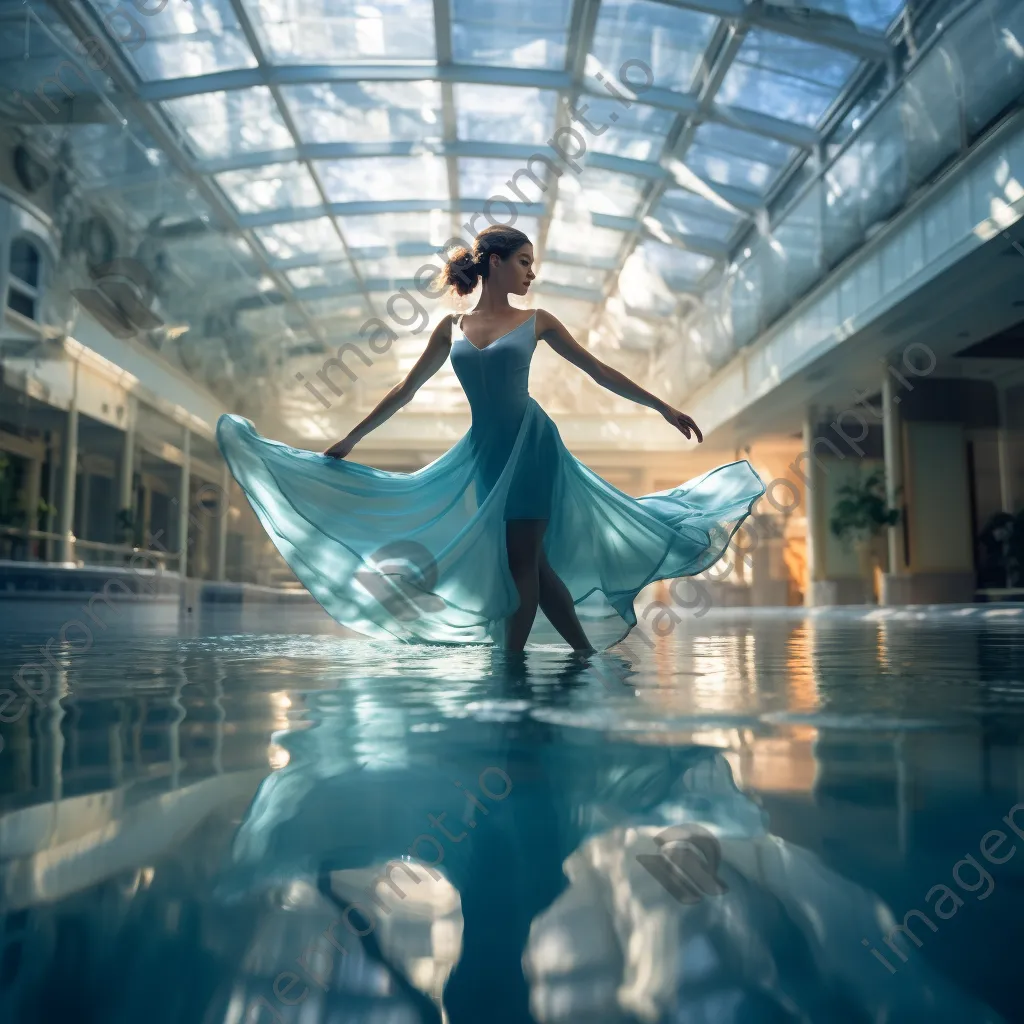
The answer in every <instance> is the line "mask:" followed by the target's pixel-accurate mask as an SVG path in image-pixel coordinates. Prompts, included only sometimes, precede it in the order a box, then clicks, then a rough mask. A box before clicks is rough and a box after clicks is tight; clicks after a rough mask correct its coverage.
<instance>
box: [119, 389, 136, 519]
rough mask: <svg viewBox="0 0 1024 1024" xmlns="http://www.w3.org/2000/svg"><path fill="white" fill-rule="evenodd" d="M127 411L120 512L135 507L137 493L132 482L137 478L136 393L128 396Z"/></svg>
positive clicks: (120, 486) (122, 456)
mask: <svg viewBox="0 0 1024 1024" xmlns="http://www.w3.org/2000/svg"><path fill="white" fill-rule="evenodd" d="M126 411H127V420H126V422H125V430H124V439H123V443H122V446H121V473H120V480H119V485H118V498H117V511H118V512H119V513H120V512H123V511H124V510H125V509H129V510H134V509H135V494H134V492H133V488H132V482H133V480H134V479H135V422H136V419H137V411H138V401H137V399H136V398H135V396H134V395H129V396H128V403H127V410H126Z"/></svg>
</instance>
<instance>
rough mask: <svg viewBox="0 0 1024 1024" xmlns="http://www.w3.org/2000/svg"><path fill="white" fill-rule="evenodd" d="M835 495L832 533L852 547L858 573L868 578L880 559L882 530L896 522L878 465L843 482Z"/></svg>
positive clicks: (896, 513) (895, 513)
mask: <svg viewBox="0 0 1024 1024" xmlns="http://www.w3.org/2000/svg"><path fill="white" fill-rule="evenodd" d="M837 495H838V498H839V500H838V501H837V502H836V504H835V507H834V508H833V509H832V518H831V521H830V524H829V525H830V526H831V529H832V533H833V535H834V536H836V537H838V538H839V540H840V541H842V543H843V545H844V546H845V547H847V549H849V548H850V547H852V548H853V550H854V551H855V552H856V554H857V563H858V565H859V567H860V572H861V575H862V576H863V577H864V579H866V580H870V579H872V577H873V576H874V573H875V569H876V567H877V566H878V564H879V563H880V562H881V560H882V550H881V538H882V534H883V532H884V531H885V530H886V529H888V528H889V527H890V526H895V525H896V523H898V522H899V519H900V512H899V509H897V508H890V507H889V502H888V500H887V498H886V494H885V477H884V474H883V471H882V470H880V469H876V470H874V471H873V472H871V473H868V474H866V475H860V476H858V479H857V480H856V481H855V482H852V483H847V484H843V486H842V487H840V488H839V490H838V491H837Z"/></svg>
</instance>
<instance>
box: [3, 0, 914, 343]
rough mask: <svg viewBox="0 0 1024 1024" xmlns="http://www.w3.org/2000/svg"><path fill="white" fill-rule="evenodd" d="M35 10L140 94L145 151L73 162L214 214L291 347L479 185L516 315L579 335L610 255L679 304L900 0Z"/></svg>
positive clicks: (383, 276) (377, 291)
mask: <svg viewBox="0 0 1024 1024" xmlns="http://www.w3.org/2000/svg"><path fill="white" fill-rule="evenodd" d="M17 6H18V7H20V6H21V5H20V4H18V5H17ZM34 6H35V5H34V4H31V5H30V7H33V8H34ZM54 6H55V7H56V8H57V9H58V10H59V11H61V13H62V15H63V16H64V18H65V21H66V22H67V26H68V27H69V28H70V29H71V30H72V31H73V32H74V33H75V34H76V35H77V36H78V37H79V39H81V38H84V36H85V35H87V34H89V33H92V34H96V35H100V34H105V35H106V36H107V37H108V38H110V37H114V38H117V37H119V36H120V38H121V40H122V44H123V45H121V46H120V52H121V54H122V56H123V63H122V65H121V66H120V68H119V69H118V68H113V69H109V70H108V73H110V74H111V76H112V78H113V81H114V88H113V89H111V88H110V85H109V83H105V84H98V85H97V88H98V91H101V92H102V91H105V92H106V94H107V95H109V96H110V97H111V100H112V102H113V103H114V104H115V105H116V106H117V107H118V109H119V110H120V109H129V110H130V109H131V108H130V104H126V103H125V102H124V97H123V96H118V94H117V90H118V89H120V90H124V89H131V90H132V91H133V92H135V93H137V94H138V96H139V97H140V99H141V100H142V102H143V103H144V105H145V107H144V112H143V114H141V115H139V117H138V118H137V119H136V118H135V116H134V112H133V116H132V117H131V119H130V125H129V127H130V128H131V131H132V133H133V134H132V137H133V138H145V139H146V145H145V149H146V151H147V152H148V154H149V155H148V156H147V157H145V158H143V157H140V156H139V154H138V153H135V154H134V155H126V154H125V152H124V150H125V148H126V146H129V144H128V143H126V142H125V141H124V139H125V138H126V136H125V134H124V133H118V132H117V131H115V130H113V129H112V128H110V126H108V125H91V126H81V127H80V128H76V129H74V130H73V132H76V133H77V134H76V135H75V137H74V145H75V147H76V152H77V153H78V156H79V159H78V160H77V161H76V165H77V166H78V167H79V168H80V169H81V170H82V172H83V173H84V174H88V173H92V174H93V176H94V178H95V179H96V188H97V190H98V191H102V192H105V193H106V194H107V195H108V196H110V197H117V198H118V200H119V201H120V203H121V204H122V205H123V206H124V207H125V208H127V209H129V210H131V211H134V214H135V220H136V221H137V222H139V223H142V224H145V223H146V222H147V221H148V220H150V219H151V218H152V217H155V216H156V215H157V214H158V213H160V212H166V213H167V215H168V218H169V219H171V220H173V219H175V218H178V219H182V220H184V219H188V218H192V219H193V220H194V219H196V218H203V219H204V222H205V223H208V224H211V225H218V226H219V228H220V230H222V231H223V229H224V227H225V224H224V220H225V219H226V220H227V225H226V227H227V232H228V235H230V236H231V237H233V247H232V248H231V252H230V255H231V258H232V260H233V261H234V262H235V263H236V264H237V265H238V267H239V270H238V272H237V274H236V278H245V279H246V280H247V281H248V282H249V284H250V291H251V294H250V296H249V298H250V299H251V300H253V301H251V302H249V303H248V307H249V312H248V314H247V316H248V320H249V321H250V322H251V321H254V320H257V319H258V317H255V316H254V315H253V313H252V310H255V309H256V308H257V307H258V306H259V303H260V302H263V303H264V304H265V305H266V307H267V310H266V319H267V320H268V322H270V321H273V322H274V323H275V324H278V322H281V323H285V324H286V325H293V324H298V325H304V326H305V327H306V328H308V329H311V330H313V331H314V334H315V333H316V331H317V329H318V328H317V324H318V323H319V322H320V321H321V318H327V320H329V321H333V320H335V319H336V318H337V317H339V316H345V317H349V316H351V317H355V318H357V319H358V318H359V317H364V318H365V317H368V316H371V315H382V314H383V310H382V309H381V308H379V302H378V299H379V297H380V296H382V295H384V296H385V297H386V294H387V292H388V290H389V289H393V288H398V287H402V286H406V287H412V286H413V279H414V277H415V275H416V272H417V269H418V268H421V267H422V266H423V265H424V264H425V263H426V262H427V261H428V260H429V259H430V256H431V254H435V253H436V252H437V249H438V247H439V246H440V245H441V244H442V243H444V242H445V241H446V240H448V239H449V238H451V237H452V236H454V235H456V234H458V235H462V236H463V237H466V238H467V240H468V238H469V237H470V236H471V234H472V233H473V232H474V231H476V230H479V229H481V228H483V227H485V226H486V225H487V223H488V221H487V219H486V218H485V217H484V216H483V215H482V211H483V210H484V208H485V204H486V203H487V200H488V198H489V197H492V196H504V197H506V198H509V199H514V200H515V202H516V203H517V204H518V210H519V219H518V221H517V226H520V227H523V228H524V229H525V230H526V231H527V232H528V233H529V234H530V235H531V237H532V238H533V240H534V244H535V246H536V248H537V252H538V255H539V257H540V260H539V267H538V270H539V280H538V288H537V290H538V292H540V293H541V297H540V298H539V299H538V301H539V302H541V303H542V304H549V303H548V297H552V298H554V297H557V298H558V299H559V300H560V301H562V302H563V303H568V305H564V306H563V308H565V309H567V310H571V312H572V319H573V323H574V324H575V325H578V326H579V327H580V328H581V329H585V328H586V326H587V325H588V323H592V322H593V320H594V314H595V313H596V311H597V310H598V309H599V308H600V307H601V305H602V304H603V303H604V302H605V300H606V297H607V296H608V295H609V294H613V293H614V291H615V288H616V287H617V285H618V284H619V283H620V282H619V275H620V273H621V271H622V268H623V266H624V264H625V262H626V260H627V258H628V257H630V255H631V254H632V253H634V252H637V253H639V254H641V256H642V258H643V261H644V265H645V266H646V267H648V268H649V269H650V270H651V272H656V273H657V274H659V275H660V276H661V278H662V280H663V282H664V284H665V285H666V286H667V287H668V288H669V290H670V291H672V292H674V293H687V292H693V291H700V290H701V288H702V282H704V283H705V284H706V283H707V282H708V281H710V280H711V279H712V277H713V276H714V273H715V271H716V268H718V267H720V266H722V264H723V262H724V261H725V260H726V259H727V258H728V256H729V255H730V252H731V248H732V247H733V246H734V245H735V244H736V242H737V240H738V238H739V237H740V236H741V235H742V233H743V231H744V229H745V227H746V226H748V225H749V224H750V223H751V220H752V218H753V217H755V216H756V215H757V212H758V210H760V209H761V208H763V207H764V206H765V205H766V204H767V203H770V201H771V199H772V196H773V194H774V190H775V189H776V188H777V187H778V186H779V185H780V183H781V182H783V181H784V180H785V177H786V172H787V170H788V169H790V168H791V167H792V166H793V165H794V163H795V162H799V161H802V160H803V159H804V158H805V157H807V155H808V154H809V153H811V152H812V151H813V150H814V148H815V146H816V145H817V144H818V143H819V142H821V141H822V137H823V131H824V129H825V127H826V125H828V124H830V120H829V119H830V118H831V117H832V115H833V113H834V111H835V110H836V109H837V105H838V104H839V103H840V101H841V100H842V99H844V98H846V96H847V90H848V89H849V88H851V84H850V83H851V82H852V81H854V80H855V79H856V78H857V77H858V71H859V69H860V68H861V67H862V66H863V64H864V62H865V61H870V62H876V63H881V62H884V61H885V59H886V55H887V53H888V51H889V45H888V43H887V41H886V38H885V34H884V33H885V31H886V29H887V28H888V26H889V25H890V24H891V23H892V21H893V19H894V18H895V17H896V16H897V15H898V14H899V13H900V10H901V8H902V0H801V3H800V12H799V13H798V12H794V11H792V10H791V9H792V8H793V6H794V5H793V4H792V3H789V2H788V0H787V2H783V0H775V3H774V4H773V3H772V2H770V0H764V3H763V4H759V5H748V4H747V3H746V2H745V0H672V2H667V0H666V2H655V0H600V2H597V0H595V2H589V0H524V2H522V3H518V4H515V5H508V4H504V3H498V2H497V0H472V3H471V2H470V0H369V2H367V0H359V2H355V0H316V2H309V0H191V2H187V3H185V2H180V0H170V2H165V5H164V7H163V9H162V10H160V11H159V12H157V13H154V14H152V15H151V16H146V17H144V16H142V15H141V14H140V15H138V16H131V17H128V18H126V17H125V15H124V13H123V12H124V11H126V10H128V7H127V6H126V5H123V4H121V5H119V4H115V3H114V2H112V0H92V3H91V5H88V4H87V5H86V9H87V13H86V14H85V15H83V14H82V13H81V11H82V10H83V8H82V6H81V5H78V4H75V3H72V2H71V0H56V2H55V3H54ZM159 6H160V5H159V4H158V3H157V2H156V0H149V2H148V8H149V9H150V10H154V11H155V10H156V8H158V7H159ZM13 7H14V5H13V4H12V3H10V0H0V13H2V12H3V11H5V10H7V9H9V8H10V9H12V10H13ZM137 7H139V8H140V9H141V8H145V7H147V4H141V5H137ZM117 12H121V13H117ZM40 18H41V19H44V20H45V19H50V20H51V21H52V16H50V15H43V14H40ZM129 23H131V24H129ZM40 24H41V22H40ZM132 25H134V26H137V29H133V28H132ZM57 30H59V31H60V32H63V33H64V34H65V35H66V36H67V38H71V37H70V35H68V33H67V30H66V29H65V28H64V26H62V25H58V26H57ZM140 33H141V35H140ZM51 49H52V47H51ZM49 60H50V62H51V63H50V64H49V65H47V64H46V61H45V60H42V61H41V62H39V72H38V76H39V77H43V76H45V75H47V74H50V73H52V60H53V58H52V57H50V58H49ZM625 62H629V63H630V64H631V65H632V70H631V71H629V72H628V75H627V77H628V80H629V81H630V82H631V83H633V84H634V85H635V86H637V88H639V85H638V83H642V80H643V75H644V74H645V71H644V70H643V69H644V67H646V68H647V69H649V72H646V73H649V74H650V78H651V84H650V86H649V87H648V88H646V89H644V90H643V91H642V92H638V93H637V95H636V97H635V98H632V99H630V98H628V96H627V95H626V94H627V93H628V88H627V87H626V86H624V85H623V84H622V77H621V75H620V71H619V69H620V68H621V67H622V66H623V65H624V63H625ZM24 74H25V65H24V64H21V65H19V77H22V80H24V78H23V76H24ZM94 77H96V78H101V77H102V76H94ZM5 84H6V83H5ZM617 94H621V95H622V97H623V98H621V99H620V98H617ZM570 106H572V107H574V110H575V112H576V114H577V115H578V117H579V118H585V119H586V120H585V122H584V121H582V120H580V119H577V120H575V122H574V123H573V122H571V121H570V115H569V108H570ZM154 123H156V124H157V125H158V126H159V129H160V130H156V129H155V128H154ZM571 123H573V126H574V128H575V130H576V131H577V133H578V135H577V138H579V137H583V138H584V139H585V141H586V150H587V152H586V154H585V155H583V156H581V157H580V159H579V172H578V173H576V171H574V170H568V171H565V172H564V173H561V174H560V175H557V176H556V175H554V174H552V173H550V170H549V169H548V168H546V166H545V160H544V159H542V157H546V158H547V159H548V160H549V161H553V162H554V164H555V165H556V166H558V167H560V168H564V164H563V163H561V162H560V161H559V160H558V159H557V158H556V156H555V153H554V151H553V150H552V148H551V146H550V140H551V139H552V137H553V133H555V132H557V131H558V130H559V129H562V136H561V137H563V138H566V139H569V136H568V133H567V131H566V129H567V127H568V126H569V125H570V124H571ZM151 132H154V133H155V134H156V136H157V141H156V143H155V144H154V143H152V142H151V141H150V140H149V138H148V136H149V135H150V133H151ZM90 133H91V135H90ZM565 144H566V146H567V147H568V146H573V143H572V142H571V141H567V142H566V143H565ZM169 148H171V149H173V150H174V152H173V153H168V149H169ZM169 157H170V159H169ZM86 158H87V159H86ZM513 183H514V185H515V189H516V190H518V195H516V191H514V190H513V188H512V184H513ZM489 208H492V210H493V213H492V215H493V217H494V218H495V219H496V220H505V219H506V218H507V217H508V207H507V205H506V204H505V203H500V202H495V203H492V204H490V206H489ZM474 214H477V216H476V217H475V219H474V220H473V221H472V224H473V227H472V229H467V228H466V227H465V225H466V223H467V221H468V220H469V219H470V218H471V217H472V216H473V215H474ZM239 247H240V248H241V251H239ZM180 249H181V252H187V253H188V254H189V256H190V258H192V259H194V260H200V261H202V260H204V259H206V260H209V261H211V262H215V261H217V260H219V259H221V258H222V254H223V252H224V251H225V250H223V249H222V247H219V246H217V245H209V246H207V245H193V246H191V247H190V248H188V247H186V246H185V245H184V241H183V242H182V244H181V247H180ZM250 250H251V251H250ZM174 255H175V253H174V252H172V256H174ZM435 262H436V257H435ZM634 263H635V261H634ZM189 275H190V276H191V277H192V278H193V279H200V280H201V279H202V278H203V277H204V273H203V271H202V268H201V267H199V268H197V267H196V266H195V265H194V264H193V265H192V266H191V267H190V268H189ZM208 276H210V278H211V279H212V278H213V277H214V275H208ZM233 297H235V298H237V296H233ZM623 297H624V298H625V300H626V302H627V304H628V301H629V297H628V296H627V295H624V296H623ZM256 300H259V301H256ZM550 306H551V308H552V309H554V308H555V302H554V301H552V302H551V303H550ZM281 307H284V308H285V309H286V310H288V313H287V315H283V314H282V313H281ZM272 309H273V310H275V312H274V314H273V315H271V310H272ZM567 322H568V321H567ZM275 330H279V326H278V327H275Z"/></svg>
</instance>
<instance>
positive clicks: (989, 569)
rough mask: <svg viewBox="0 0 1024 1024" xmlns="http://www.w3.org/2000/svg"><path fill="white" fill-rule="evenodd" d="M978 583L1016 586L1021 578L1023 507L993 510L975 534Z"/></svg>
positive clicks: (1023, 575)
mask: <svg viewBox="0 0 1024 1024" xmlns="http://www.w3.org/2000/svg"><path fill="white" fill-rule="evenodd" d="M978 548H979V554H980V556H981V557H980V559H979V561H980V565H979V566H978V576H979V580H978V582H979V583H980V585H981V586H982V587H1019V586H1021V585H1022V581H1024V509H1021V511H1019V512H1018V513H1017V514H1016V515H1010V513H1009V512H997V513H996V514H995V515H994V516H993V517H992V518H991V519H990V520H989V521H988V522H987V523H986V524H985V529H984V530H982V531H981V533H980V534H979V535H978Z"/></svg>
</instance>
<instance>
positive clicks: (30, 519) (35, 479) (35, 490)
mask: <svg viewBox="0 0 1024 1024" xmlns="http://www.w3.org/2000/svg"><path fill="white" fill-rule="evenodd" d="M42 493H43V460H42V459H40V458H32V459H29V461H28V479H27V480H26V481H25V503H26V508H25V512H26V513H27V514H26V517H25V526H26V529H29V530H38V529H39V499H40V497H41V496H42ZM28 543H29V545H30V546H31V543H32V542H31V541H29V542H28Z"/></svg>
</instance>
